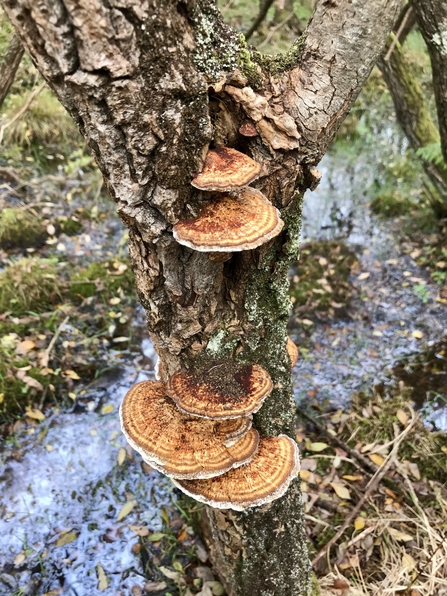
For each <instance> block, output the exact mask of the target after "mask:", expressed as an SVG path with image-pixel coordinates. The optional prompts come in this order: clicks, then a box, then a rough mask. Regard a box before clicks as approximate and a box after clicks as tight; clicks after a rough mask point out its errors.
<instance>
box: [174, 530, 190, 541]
mask: <svg viewBox="0 0 447 596" xmlns="http://www.w3.org/2000/svg"><path fill="white" fill-rule="evenodd" d="M187 537H188V532H187V531H186V529H183V530H182V531H181V532H180V534H179V535H178V536H177V540H178V541H179V542H183V541H184V540H186V538H187Z"/></svg>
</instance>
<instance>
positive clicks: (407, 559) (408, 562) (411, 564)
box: [402, 553, 416, 571]
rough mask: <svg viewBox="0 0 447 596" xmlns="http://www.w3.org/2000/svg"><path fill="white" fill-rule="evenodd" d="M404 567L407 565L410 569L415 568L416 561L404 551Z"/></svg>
mask: <svg viewBox="0 0 447 596" xmlns="http://www.w3.org/2000/svg"><path fill="white" fill-rule="evenodd" d="M402 567H406V568H407V569H409V570H410V571H411V570H412V569H415V567H416V561H415V560H414V559H413V557H412V556H411V555H410V554H409V553H404V554H403V555H402Z"/></svg>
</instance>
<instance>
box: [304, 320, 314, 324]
mask: <svg viewBox="0 0 447 596" xmlns="http://www.w3.org/2000/svg"><path fill="white" fill-rule="evenodd" d="M301 322H302V323H303V325H313V324H314V322H313V321H311V320H310V319H301Z"/></svg>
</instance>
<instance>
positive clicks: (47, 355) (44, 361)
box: [40, 316, 70, 368]
mask: <svg viewBox="0 0 447 596" xmlns="http://www.w3.org/2000/svg"><path fill="white" fill-rule="evenodd" d="M69 319H70V317H69V316H67V317H65V319H64V320H63V321H62V323H61V324H60V325H59V327H58V328H57V329H56V333H55V334H54V335H53V338H52V340H51V341H50V343H49V345H48V348H47V349H46V350H45V352H44V353H43V356H42V358H41V359H40V365H41V366H43V367H44V368H46V367H47V366H48V362H49V360H50V354H51V350H52V349H53V348H54V344H55V343H56V342H57V338H58V337H59V334H60V332H61V331H62V329H63V328H64V327H65V325H66V324H67V323H68V321H69Z"/></svg>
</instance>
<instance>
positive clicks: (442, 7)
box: [411, 0, 447, 164]
mask: <svg viewBox="0 0 447 596" xmlns="http://www.w3.org/2000/svg"><path fill="white" fill-rule="evenodd" d="M411 4H412V6H413V10H414V11H415V13H416V19H417V24H418V26H419V29H420V31H421V33H422V35H423V37H424V41H425V43H426V45H427V49H428V53H429V54H430V60H431V67H432V73H433V89H434V92H435V100H436V108H437V111H438V122H439V132H440V135H441V148H442V154H443V156H444V161H445V163H446V164H447V66H446V59H447V3H446V2H445V0H417V1H415V0H412V2H411Z"/></svg>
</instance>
